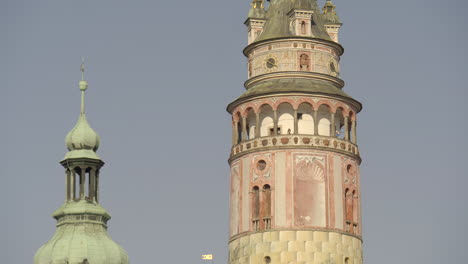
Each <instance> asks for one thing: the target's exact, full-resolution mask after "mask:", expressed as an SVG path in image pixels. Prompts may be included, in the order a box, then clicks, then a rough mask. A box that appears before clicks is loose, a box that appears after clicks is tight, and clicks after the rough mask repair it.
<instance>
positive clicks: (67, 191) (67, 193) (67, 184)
mask: <svg viewBox="0 0 468 264" xmlns="http://www.w3.org/2000/svg"><path fill="white" fill-rule="evenodd" d="M65 179H66V180H65V201H70V170H69V169H66V170H65Z"/></svg>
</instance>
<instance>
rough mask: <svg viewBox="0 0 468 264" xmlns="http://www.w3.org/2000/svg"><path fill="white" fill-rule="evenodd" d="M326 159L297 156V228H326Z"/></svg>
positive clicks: (295, 207) (295, 172)
mask: <svg viewBox="0 0 468 264" xmlns="http://www.w3.org/2000/svg"><path fill="white" fill-rule="evenodd" d="M324 163H325V158H324V157H318V156H308V155H307V156H306V155H304V156H296V159H295V170H294V222H295V224H296V226H325V177H326V175H325V170H324Z"/></svg>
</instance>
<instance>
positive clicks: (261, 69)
mask: <svg viewBox="0 0 468 264" xmlns="http://www.w3.org/2000/svg"><path fill="white" fill-rule="evenodd" d="M302 54H306V55H307V56H308V58H309V65H308V67H307V69H302V68H301V66H300V64H301V63H300V56H301V55H302ZM270 58H273V59H274V60H275V62H276V63H275V66H274V67H272V68H268V67H267V64H266V61H267V60H268V59H270ZM339 61H340V58H339V56H338V55H337V54H336V52H334V50H332V49H331V48H330V47H328V46H325V45H319V44H315V43H311V42H306V41H303V42H301V41H297V42H291V43H277V44H265V45H264V46H259V47H257V48H255V49H253V50H252V52H251V53H250V54H249V62H248V63H249V65H248V69H249V76H248V77H249V78H252V77H255V76H258V75H261V74H265V73H270V72H281V71H306V72H317V73H323V74H328V75H332V76H335V77H338V75H339V68H340V65H339ZM332 62H333V64H334V67H335V69H334V70H332V69H331V68H330V63H332Z"/></svg>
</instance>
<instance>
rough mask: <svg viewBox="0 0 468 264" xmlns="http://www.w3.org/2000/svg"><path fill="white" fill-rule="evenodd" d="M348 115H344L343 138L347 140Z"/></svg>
mask: <svg viewBox="0 0 468 264" xmlns="http://www.w3.org/2000/svg"><path fill="white" fill-rule="evenodd" d="M348 123H349V117H348V116H345V117H344V132H345V134H344V139H345V140H349V124H348Z"/></svg>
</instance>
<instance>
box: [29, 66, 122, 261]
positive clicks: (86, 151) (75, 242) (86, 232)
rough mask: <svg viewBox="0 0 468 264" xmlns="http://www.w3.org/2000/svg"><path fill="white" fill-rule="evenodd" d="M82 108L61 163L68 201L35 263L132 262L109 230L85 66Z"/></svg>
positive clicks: (40, 249) (59, 212) (81, 88)
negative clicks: (88, 110)
mask: <svg viewBox="0 0 468 264" xmlns="http://www.w3.org/2000/svg"><path fill="white" fill-rule="evenodd" d="M81 72H82V79H81V81H80V82H79V88H80V91H81V111H80V115H79V118H78V122H77V123H76V125H75V127H74V128H73V129H72V130H71V131H70V132H69V133H68V134H67V136H66V138H65V143H66V146H67V149H68V152H67V154H66V155H65V158H64V159H63V160H62V161H61V162H60V164H61V165H62V166H63V167H64V168H65V202H64V204H63V205H62V206H61V207H60V208H59V209H57V210H56V211H55V212H54V213H53V214H52V217H53V218H55V220H57V224H56V226H57V231H56V232H55V235H54V236H53V237H52V238H51V239H50V240H49V241H48V242H47V243H45V244H44V245H43V246H42V247H41V248H39V250H38V251H37V252H36V255H35V256H34V264H51V263H54V264H55V263H57V264H128V256H127V253H126V252H125V250H124V249H123V248H121V247H120V246H119V245H118V244H117V243H115V242H114V241H113V240H112V239H111V238H110V236H109V234H108V233H107V222H108V221H109V219H110V218H111V216H110V215H109V213H108V212H107V211H106V209H104V208H103V207H102V206H101V205H100V204H99V185H100V184H99V182H100V180H99V179H100V178H101V175H100V169H101V167H102V166H103V165H104V162H103V161H102V160H101V158H100V157H99V156H98V155H97V153H96V151H97V150H98V148H99V142H100V139H99V136H98V134H97V133H96V132H95V131H94V130H93V129H92V128H91V126H90V125H89V123H88V121H87V119H86V113H85V104H84V103H85V91H86V90H87V89H88V82H86V81H85V80H84V65H83V64H81Z"/></svg>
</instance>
